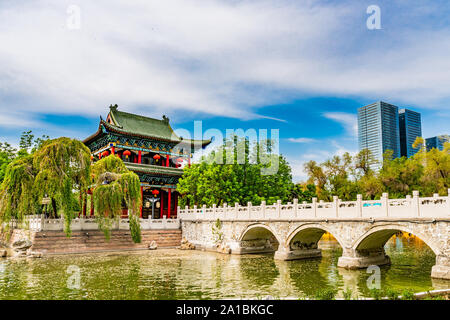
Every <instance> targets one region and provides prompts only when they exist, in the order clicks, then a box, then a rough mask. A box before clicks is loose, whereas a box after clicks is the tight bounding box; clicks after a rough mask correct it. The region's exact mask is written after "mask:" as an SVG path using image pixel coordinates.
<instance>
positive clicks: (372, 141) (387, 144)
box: [358, 101, 400, 169]
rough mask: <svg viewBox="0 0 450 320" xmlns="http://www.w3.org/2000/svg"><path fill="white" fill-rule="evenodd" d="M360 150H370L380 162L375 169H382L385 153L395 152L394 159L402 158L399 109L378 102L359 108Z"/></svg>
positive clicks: (373, 165) (374, 165) (374, 166)
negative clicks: (388, 151)
mask: <svg viewBox="0 0 450 320" xmlns="http://www.w3.org/2000/svg"><path fill="white" fill-rule="evenodd" d="M358 141H359V149H360V150H363V149H369V150H370V151H371V153H372V156H373V157H374V160H376V161H377V162H378V165H376V164H372V165H371V167H372V168H373V169H377V168H379V167H380V165H381V164H382V161H383V153H384V152H385V151H386V150H392V151H393V157H394V158H398V157H400V133H399V121H398V107H396V106H394V105H392V104H389V103H386V102H383V101H378V102H375V103H372V104H369V105H367V106H364V107H361V108H358Z"/></svg>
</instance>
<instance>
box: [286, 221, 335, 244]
mask: <svg viewBox="0 0 450 320" xmlns="http://www.w3.org/2000/svg"><path fill="white" fill-rule="evenodd" d="M324 235H328V239H330V240H331V239H335V240H336V241H337V243H338V244H339V246H340V247H341V248H342V247H343V246H342V242H341V241H340V239H339V238H338V237H336V236H335V235H334V234H333V232H331V231H330V230H328V229H327V228H325V227H323V226H321V225H316V224H314V225H306V226H301V227H299V228H298V229H296V230H294V231H293V232H292V233H291V235H290V236H289V237H288V239H287V245H288V246H289V248H290V249H291V250H303V249H318V247H319V241H320V240H325V239H324Z"/></svg>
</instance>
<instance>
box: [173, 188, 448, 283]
mask: <svg viewBox="0 0 450 320" xmlns="http://www.w3.org/2000/svg"><path fill="white" fill-rule="evenodd" d="M449 192H450V189H449ZM178 214H179V217H180V219H181V228H182V233H183V237H185V238H186V239H187V240H188V241H189V242H191V243H193V244H194V245H195V246H196V248H199V249H206V250H219V251H221V252H224V253H232V254H248V253H264V252H275V255H274V258H275V259H279V260H293V259H306V258H316V257H321V251H320V249H319V248H318V246H317V244H318V241H319V240H320V238H321V237H322V235H323V234H324V233H325V232H328V233H330V234H331V235H333V236H334V237H335V238H336V240H337V241H338V242H339V244H340V245H341V247H342V249H343V253H342V256H341V257H340V258H339V261H338V266H339V267H343V268H348V269H357V268H366V267H368V266H369V265H384V264H389V263H390V259H389V256H387V255H386V253H385V251H384V245H385V244H386V242H387V241H388V240H389V239H390V238H391V237H392V236H393V235H394V234H395V233H397V232H399V231H402V232H407V233H411V234H413V235H415V236H417V237H418V238H420V239H421V240H422V241H424V242H425V243H426V244H427V245H428V246H429V247H430V248H431V250H433V252H434V253H435V255H436V264H435V265H434V266H433V268H432V272H431V276H432V277H434V278H441V279H450V195H449V196H445V197H439V196H438V195H437V194H435V195H434V196H433V197H427V198H424V197H419V193H418V192H417V191H414V192H413V196H412V197H411V196H407V197H406V198H405V199H389V198H388V195H387V194H383V196H382V198H381V199H380V200H373V201H363V200H362V199H361V196H360V195H358V197H357V200H356V201H347V202H343V201H341V200H339V199H338V198H337V197H334V200H333V202H323V201H320V202H317V201H316V199H313V202H312V203H305V202H304V203H301V204H300V203H298V201H297V200H294V202H293V203H288V204H286V205H282V204H281V202H280V201H278V202H277V203H276V204H274V205H266V204H265V203H264V202H263V203H262V204H261V205H260V206H252V205H251V203H249V204H248V205H247V206H239V205H238V204H235V206H234V207H231V206H228V205H227V204H225V205H224V206H223V207H216V206H213V207H212V208H206V207H205V206H203V207H202V208H197V207H195V206H194V208H192V209H189V208H188V207H186V208H185V209H180V208H178Z"/></svg>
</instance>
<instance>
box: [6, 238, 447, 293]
mask: <svg viewBox="0 0 450 320" xmlns="http://www.w3.org/2000/svg"><path fill="white" fill-rule="evenodd" d="M319 244H320V247H321V248H322V250H323V251H322V253H323V257H322V258H321V259H313V260H297V261H275V260H274V259H273V254H272V255H271V254H264V255H244V256H235V255H223V254H219V253H213V252H203V251H181V250H177V249H158V250H154V251H134V252H120V253H97V254H83V255H64V256H49V257H44V258H42V259H29V258H20V259H2V260H0V299H227V298H229V299H240V298H246V299H258V298H263V297H265V296H267V295H270V296H272V297H274V298H286V297H289V298H299V297H305V296H314V294H315V293H316V292H317V291H318V290H320V289H324V288H333V289H337V290H339V294H338V295H342V291H343V290H344V289H347V288H349V289H351V290H352V292H353V294H354V297H356V296H359V297H363V296H368V295H369V290H368V288H367V285H366V281H367V278H368V277H369V276H371V274H369V273H366V270H357V271H354V270H345V269H341V268H337V260H338V258H339V256H340V255H341V252H342V249H341V248H340V247H339V245H338V244H337V243H336V242H335V241H333V240H322V241H321V242H320V243H319ZM386 252H387V253H388V254H389V255H390V257H391V260H392V265H391V266H386V267H381V286H382V289H384V288H388V287H389V288H393V289H396V290H402V289H412V290H413V291H415V292H419V291H426V290H431V289H441V288H450V281H443V280H434V279H433V280H432V279H431V277H430V274H431V267H432V266H433V265H434V262H435V256H434V254H433V252H432V251H431V250H430V249H429V248H428V247H427V246H426V245H424V244H423V242H421V241H420V240H418V239H415V238H405V237H399V238H395V237H394V238H393V239H391V240H390V241H389V242H388V243H387V244H386ZM78 271H79V275H80V276H79V277H78V278H77V276H76V275H77V274H78ZM77 279H79V281H78V282H77ZM78 284H79V287H78Z"/></svg>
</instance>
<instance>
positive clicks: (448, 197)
mask: <svg viewBox="0 0 450 320" xmlns="http://www.w3.org/2000/svg"><path fill="white" fill-rule="evenodd" d="M447 208H448V211H447V212H450V188H449V189H448V190H447Z"/></svg>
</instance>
